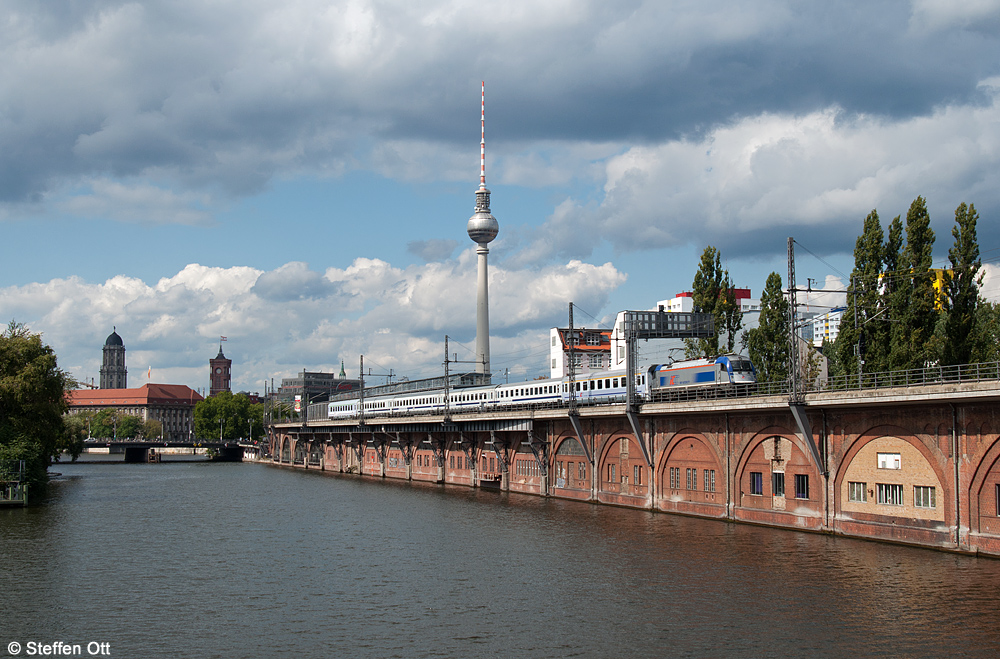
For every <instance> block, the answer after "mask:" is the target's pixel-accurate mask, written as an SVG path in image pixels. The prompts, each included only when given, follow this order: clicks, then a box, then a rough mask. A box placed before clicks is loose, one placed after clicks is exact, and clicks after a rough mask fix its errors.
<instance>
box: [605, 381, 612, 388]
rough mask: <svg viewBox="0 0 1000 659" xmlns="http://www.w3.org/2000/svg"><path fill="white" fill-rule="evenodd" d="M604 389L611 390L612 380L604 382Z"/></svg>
mask: <svg viewBox="0 0 1000 659" xmlns="http://www.w3.org/2000/svg"><path fill="white" fill-rule="evenodd" d="M604 388H605V389H610V388H611V380H610V379H606V380H604Z"/></svg>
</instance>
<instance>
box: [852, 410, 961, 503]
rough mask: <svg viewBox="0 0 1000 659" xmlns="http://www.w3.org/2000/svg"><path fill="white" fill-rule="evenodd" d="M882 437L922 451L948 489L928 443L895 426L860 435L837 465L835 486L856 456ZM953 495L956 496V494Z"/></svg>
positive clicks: (882, 426) (939, 465)
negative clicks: (894, 439) (896, 440)
mask: <svg viewBox="0 0 1000 659" xmlns="http://www.w3.org/2000/svg"><path fill="white" fill-rule="evenodd" d="M882 437H895V438H897V439H901V440H903V441H904V442H907V443H909V444H911V445H912V446H913V447H914V448H916V449H917V450H918V451H920V453H921V455H923V456H924V459H925V460H927V462H928V463H929V464H930V465H931V467H932V468H933V469H934V474H935V475H936V476H937V479H938V481H940V482H941V486H942V487H946V485H947V482H948V478H947V477H946V475H945V473H944V469H943V467H942V466H941V464H940V460H939V458H938V457H937V456H935V455H934V453H933V452H932V451H931V450H930V448H928V447H927V444H926V442H924V441H923V440H921V439H920V438H919V437H916V436H914V435H908V434H907V432H906V430H905V429H903V428H900V427H899V426H893V425H881V426H874V427H872V428H869V429H868V430H866V431H864V432H862V433H859V434H858V436H857V437H856V438H855V439H854V441H852V442H851V445H850V446H848V447H847V450H846V451H844V457H843V458H841V460H840V464H838V465H837V476H836V478H835V480H834V484H835V485H836V486H837V487H840V484H841V481H842V480H843V478H844V474H845V472H846V471H847V469H846V466H847V465H849V464H850V463H851V460H853V459H854V456H856V455H857V454H858V451H860V450H861V449H862V448H864V447H865V445H867V444H868V443H869V442H872V441H874V440H876V439H881V438H882ZM908 437H910V438H912V439H913V440H914V441H910V439H908ZM951 494H952V496H954V493H951Z"/></svg>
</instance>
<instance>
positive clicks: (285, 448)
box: [278, 435, 292, 463]
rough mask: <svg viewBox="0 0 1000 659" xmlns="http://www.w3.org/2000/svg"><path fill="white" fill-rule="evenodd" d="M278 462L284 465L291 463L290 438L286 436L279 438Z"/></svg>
mask: <svg viewBox="0 0 1000 659" xmlns="http://www.w3.org/2000/svg"><path fill="white" fill-rule="evenodd" d="M278 461H279V462H286V463H290V462H291V461H292V438H291V437H289V436H288V435H283V436H282V437H281V453H280V458H279V460H278Z"/></svg>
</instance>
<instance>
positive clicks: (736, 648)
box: [0, 460, 1000, 658]
mask: <svg viewBox="0 0 1000 659" xmlns="http://www.w3.org/2000/svg"><path fill="white" fill-rule="evenodd" d="M53 471H59V472H61V474H62V475H61V476H59V477H56V478H55V479H54V480H53V483H52V488H51V498H50V500H49V502H48V503H47V504H46V505H42V506H34V507H30V508H26V509H5V510H0V561H2V565H3V569H2V572H0V657H2V656H8V655H9V653H10V650H11V648H10V644H11V643H17V644H20V648H19V649H20V654H19V655H18V656H29V654H28V650H29V643H33V644H34V645H32V646H30V647H31V648H33V649H34V652H35V656H45V654H44V651H45V646H46V644H48V645H50V647H49V650H48V651H49V654H50V655H51V656H55V655H54V654H53V653H54V651H55V650H56V649H57V647H58V646H56V645H54V644H55V643H58V642H62V643H65V644H67V645H68V647H69V648H70V651H71V652H76V649H75V648H74V647H73V646H74V645H76V646H78V648H79V652H80V654H79V655H67V656H91V655H90V654H89V653H88V645H87V644H88V643H90V644H94V643H97V644H101V643H105V644H107V646H106V647H105V648H104V650H103V652H104V654H103V656H111V657H226V658H228V657H297V658H298V657H304V658H313V657H315V658H321V657H323V658H325V657H341V656H342V657H486V658H492V657H660V656H665V657H720V656H739V657H798V656H830V657H840V656H851V655H854V656H876V655H878V656H889V657H897V656H898V657H924V656H926V657H943V656H963V655H966V656H977V657H983V656H1000V607H998V606H997V599H998V597H1000V560H994V559H983V558H974V557H968V556H961V555H953V554H946V553H940V552H935V551H930V550H926V549H914V548H909V547H900V546H894V545H888V544H879V543H873V542H865V541H860V540H851V539H847V538H835V537H830V536H823V535H814V534H806V533H795V532H790V531H784V530H774V529H767V528H760V527H754V526H746V525H738V524H728V523H723V522H715V521H707V520H700V519H694V518H685V517H679V516H671V515H665V514H654V513H648V512H643V511H636V510H629V509H620V508H613V507H609V506H595V505H591V504H586V503H579V502H572V501H559V500H552V499H543V498H539V497H532V496H524V495H513V494H511V495H507V494H502V493H497V492H491V491H481V490H472V489H466V488H461V487H452V486H447V487H446V486H432V485H426V484H408V483H400V482H393V481H379V480H376V479H369V478H359V477H357V476H330V475H322V474H319V473H316V472H312V473H303V472H300V471H292V470H288V469H279V468H275V467H271V466H266V465H258V464H215V463H206V462H195V461H178V462H164V463H161V464H153V465H145V464H141V465H126V464H123V463H117V462H115V463H112V462H107V461H100V460H98V461H91V462H87V463H78V464H59V465H56V466H55V467H54V468H53ZM62 647H63V648H65V647H67V646H62ZM15 649H17V648H15ZM90 650H91V651H97V652H98V654H94V655H93V656H100V655H99V652H100V650H99V648H98V646H95V645H91V646H90ZM5 653H7V654H5ZM60 656H62V655H60Z"/></svg>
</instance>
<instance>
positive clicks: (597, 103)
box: [0, 0, 1000, 200]
mask: <svg viewBox="0 0 1000 659" xmlns="http://www.w3.org/2000/svg"><path fill="white" fill-rule="evenodd" d="M487 4H488V3H487ZM921 6H922V5H921V4H920V3H918V6H917V9H914V8H913V7H912V6H911V5H910V4H909V3H905V2H889V3H863V2H839V3H838V2H834V3H791V2H789V3H785V2H761V3H753V5H752V6H747V3H730V4H726V3H721V4H715V5H710V6H708V7H705V6H704V5H703V4H701V3H665V2H630V3H613V4H610V5H609V4H608V3H601V2H596V1H594V2H576V3H564V4H555V3H553V5H552V6H545V5H542V6H534V5H529V4H517V3H514V5H512V6H511V5H507V4H498V5H496V6H495V7H492V9H491V8H490V6H484V7H481V8H478V7H477V8H469V9H468V10H463V9H462V8H460V7H452V6H450V5H447V4H443V3H441V4H438V3H423V4H421V5H420V7H419V8H415V7H412V6H410V5H408V4H406V5H398V6H396V5H395V3H388V2H376V1H374V0H373V1H372V2H369V3H351V4H348V3H338V2H299V3H292V4H289V5H287V6H283V7H282V8H278V9H275V6H274V5H271V4H269V3H225V2H223V3H214V4H212V5H204V4H203V3H184V2H180V3H157V2H147V3H143V4H141V5H137V4H133V3H111V2H89V3H87V2H75V3H33V2H15V3H12V4H8V9H9V14H10V17H11V18H10V20H9V21H8V23H7V24H6V25H5V26H4V27H3V28H2V33H3V34H2V36H3V38H4V41H5V43H6V45H5V46H3V47H2V48H0V50H2V51H3V52H2V53H0V54H3V56H4V60H5V72H4V73H2V74H0V87H2V91H3V96H4V98H5V99H6V100H5V101H4V103H3V107H2V110H0V113H2V114H0V116H2V122H0V137H2V139H3V143H4V144H5V149H4V150H3V153H2V154H0V172H4V173H5V174H7V175H6V176H4V177H3V184H2V186H0V194H2V196H3V198H4V199H6V200H25V199H31V198H33V197H36V196H37V195H39V194H40V193H43V192H45V191H46V190H48V189H50V188H51V186H52V185H53V183H55V182H57V181H60V180H65V179H72V178H73V177H74V176H84V177H87V176H96V175H105V174H111V175H115V176H137V175H150V174H158V173H163V172H167V173H170V174H171V175H172V176H175V177H177V178H179V179H181V180H184V181H186V182H187V185H191V186H204V185H219V186H221V187H222V188H223V189H225V190H228V191H229V192H230V193H232V194H243V193H246V192H250V191H253V190H257V189H259V188H260V186H262V185H264V184H265V183H266V182H267V181H268V180H269V179H270V178H271V177H272V176H273V175H274V173H275V172H277V171H279V170H288V169H291V170H295V169H310V168H316V169H323V168H331V167H332V168H333V169H338V168H341V167H351V166H364V159H365V154H364V150H365V148H366V147H365V144H366V143H368V142H370V140H372V139H374V140H378V139H379V138H381V137H396V138H406V139H419V140H430V141H437V140H441V141H445V142H451V141H456V140H465V139H466V138H467V135H466V132H467V131H465V130H461V131H456V129H455V126H456V125H459V124H463V125H464V124H465V123H468V122H466V121H465V118H466V117H467V114H468V106H469V105H470V101H469V98H468V96H469V94H468V89H467V88H468V86H469V80H470V79H472V80H476V79H478V77H479V76H480V75H482V76H484V77H487V78H489V84H490V87H491V89H492V90H493V91H494V93H495V94H496V100H495V101H493V102H492V104H491V130H493V131H495V132H496V133H497V134H502V135H503V136H504V140H509V141H518V140H532V139H538V138H544V139H561V140H569V141H576V140H584V141H602V140H629V141H638V142H646V141H654V142H655V141H659V140H663V139H666V138H675V137H677V136H681V135H688V134H691V133H697V132H703V131H706V130H708V129H710V128H711V127H712V126H714V125H717V124H718V123H719V122H725V121H729V120H732V119H733V118H739V117H743V116H749V115H753V114H757V113H761V112H793V113H801V112H808V111H811V110H814V109H818V108H823V107H828V106H837V107H840V108H843V109H844V110H845V111H846V112H848V113H875V114H879V115H885V116H888V117H910V116H915V115H920V114H925V113H927V112H929V111H930V110H931V109H932V108H934V107H936V106H938V105H940V104H942V103H946V102H951V103H955V102H974V101H975V100H976V94H977V89H976V84H977V83H978V82H979V81H980V80H982V79H983V78H985V77H987V76H990V75H994V74H996V73H997V71H998V68H1000V64H998V63H1000V46H998V44H1000V41H998V39H997V21H996V20H995V16H994V15H992V14H988V15H985V16H982V17H978V18H979V20H976V21H970V20H965V21H964V22H963V21H962V20H956V19H954V17H952V16H951V15H949V14H948V12H947V11H945V10H940V11H938V14H940V15H938V14H934V13H933V12H930V14H929V16H930V18H927V17H926V16H925V17H924V18H923V19H922V18H921V17H922V16H923V15H924V14H928V12H927V11H924V12H923V14H922V13H921V10H920V7H921ZM929 6H930V7H932V8H934V7H936V5H934V4H933V3H931V4H930V5H929ZM472 9H475V11H472ZM483 11H486V13H487V14H489V15H491V22H490V27H491V29H489V30H482V29H481V27H482V26H481V24H480V22H481V18H482V12H483ZM954 11H956V12H959V13H960V12H961V10H960V9H956V10H954ZM961 18H962V16H959V19H961ZM477 27H478V29H475V28H477ZM470 52H472V53H478V56H477V57H472V58H470V57H468V54H469V53H470ZM7 145H9V148H7ZM359 149H360V150H361V151H360V152H359ZM359 156H360V158H359Z"/></svg>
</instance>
